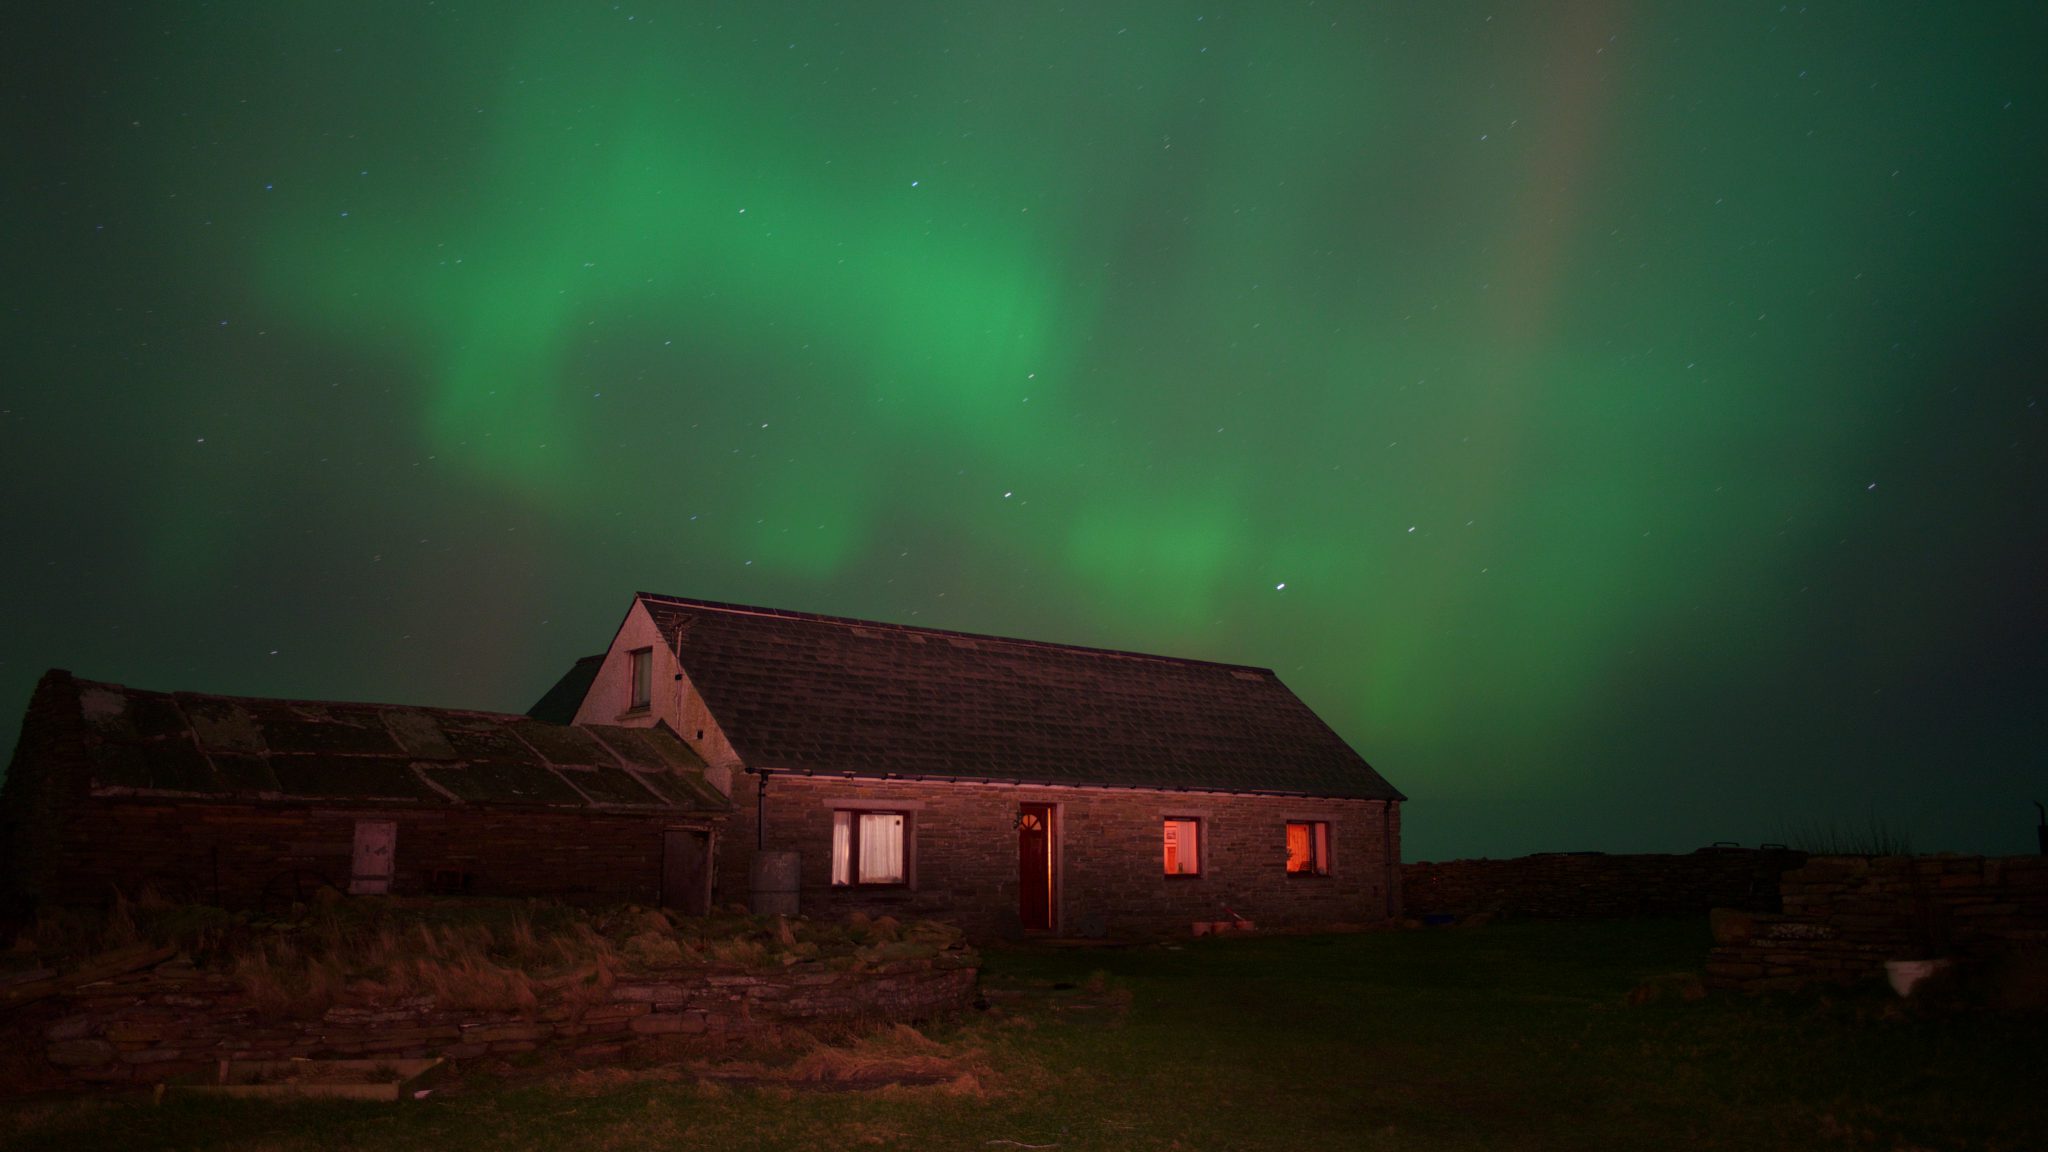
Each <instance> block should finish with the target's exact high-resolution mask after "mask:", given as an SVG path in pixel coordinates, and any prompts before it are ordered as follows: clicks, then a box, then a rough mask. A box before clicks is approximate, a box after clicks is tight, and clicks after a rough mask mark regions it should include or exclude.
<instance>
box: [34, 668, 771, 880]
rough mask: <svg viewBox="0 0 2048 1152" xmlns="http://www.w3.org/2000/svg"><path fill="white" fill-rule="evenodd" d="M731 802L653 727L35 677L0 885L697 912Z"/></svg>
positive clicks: (685, 751)
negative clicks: (444, 897)
mask: <svg viewBox="0 0 2048 1152" xmlns="http://www.w3.org/2000/svg"><path fill="white" fill-rule="evenodd" d="M730 810H731V806H730V804H729V803H728V801H727V800H726V798H725V796H724V795H723V794H722V793H721V792H720V791H719V790H718V789H716V788H713V787H711V786H710V785H709V784H708V783H707V781H706V779H705V773H704V764H703V762H702V761H701V760H699V759H698V758H697V756H696V754H695V753H693V752H692V751H691V750H690V748H689V747H688V746H687V745H686V744H684V743H683V742H682V741H681V740H679V739H677V737H676V736H675V734H674V733H673V732H671V731H669V730H667V729H664V728H662V727H660V726H658V725H650V724H637V725H630V726H628V725H603V724H596V725H580V726H572V725H550V724H544V723H541V722H539V721H536V720H534V719H532V718H531V717H528V716H516V715H506V714H501V713H492V712H472V711H463V710H458V709H449V708H422V707H415V706H410V705H394V704H358V703H332V702H323V701H307V700H269V699H254V698H248V697H233V696H212V695H204V694H200V693H193V692H155V691H145V690H142V689H136V688H129V687H125V686H123V685H120V684H107V683H100V682H97V681H92V680H82V679H78V678H76V677H74V676H72V675H71V674H70V673H68V672H64V671H61V670H57V671H51V672H49V673H47V674H46V675H44V676H43V678H42V681H41V683H39V684H38V685H37V686H36V691H35V695H34V697H33V698H32V699H31V701H30V703H29V708H28V712H27V714H26V715H25V716H24V717H23V721H22V729H21V739H20V742H19V744H18V745H17V746H16V748H15V752H14V757H13V760H12V761H11V762H10V763H9V765H8V768H7V779H6V784H5V787H4V789H0V850H4V853H5V855H4V857H0V860H4V863H5V865H6V873H5V877H4V883H5V887H6V889H7V890H8V894H9V895H11V896H13V897H15V898H17V899H21V898H26V899H30V900H49V901H56V902H79V901H101V900H106V899H109V898H111V897H112V895H113V893H114V892H116V891H119V892H122V893H123V894H125V895H126V896H127V897H129V898H131V899H132V898H135V897H137V896H139V895H140V894H141V893H143V892H144V891H154V892H156V893H157V894H158V895H160V896H163V897H165V898H168V899H175V900H197V901H203V902H207V903H213V904H219V905H223V906H230V907H233V906H250V905H263V904H272V905H276V904H282V903H288V902H290V901H293V900H299V899H304V898H307V897H308V896H310V895H311V894H312V893H313V892H314V891H315V890H317V889H319V888H322V887H332V888H337V889H341V890H343V891H347V892H352V893H359V894H361V893H383V892H392V893H426V892H445V893H451V894H455V893H469V894H475V895H491V896H546V897H555V898H561V899H567V900H574V901H591V902H599V901H617V902H629V901H630V902H638V903H646V904H653V903H661V904H665V905H669V906H672V907H676V908H680V909H682V910H684V911H688V912H701V911H703V910H705V908H706V907H707V906H708V904H709V902H710V899H711V872H712V864H713V860H714V858H715V851H716V848H715V845H716V840H717V836H718V829H719V827H720V825H721V824H722V823H723V822H724V821H725V819H726V817H727V815H728V814H729V812H730Z"/></svg>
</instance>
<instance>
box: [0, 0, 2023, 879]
mask: <svg viewBox="0 0 2048 1152" xmlns="http://www.w3.org/2000/svg"><path fill="white" fill-rule="evenodd" d="M2044 13H2048V10H2044V9H2043V8H2041V7H2040V6H2038V5H2033V4H2024V3H2016V4H1996V3H1983V4H1972V5H1966V6H1960V7H1958V6H1953V5H1938V4H1926V5H1921V4H1903V3H1901V4H1864V5H1842V6H1827V5H1811V6H1804V7H1802V6H1797V5H1795V6H1791V7H1782V6H1780V5H1778V4H1680V3H1647V2H1646V3H1633V4H1631V3H1622V2H1605V0H1599V2H1590V0H1589V2H1578V3H1573V4H1571V5H1528V6H1522V8H1521V9H1514V8H1512V7H1509V8H1502V7H1500V6H1489V5H1480V4H1471V5H1464V4H1451V5H1434V6H1418V5H1366V4H1331V3H1327V2H1322V3H1305V2H1304V3H1278V2H1272V0H1263V2H1258V3H1241V4H1217V3H1212V4H1199V5H1179V4H1132V3H1107V2H1105V3H1101V4H1084V5H1076V6H1072V7H1071V8H1069V9H1068V10H1066V11H1053V10H1051V9H1050V8H1049V6H1041V5H1029V4H1021V5H1020V4H993V3H941V4H909V3H897V4H889V5H854V4H829V3H804V4H768V3H762V4H718V5H713V4H694V5H658V4H649V5H643V6H635V5H632V4H619V5H615V6H584V5H567V4H531V3H526V4H515V3H509V2H507V3H485V4H459V3H448V2H442V3H434V4H405V5H398V4H366V5H336V4H290V5H259V4H247V3H241V4H225V5H210V6H203V7H202V6H198V5H191V4H161V5H159V4H151V5H137V6H132V7H119V6H110V5H93V4H84V5H79V6H63V7H61V8H53V9H51V10H49V11H45V12H43V13H41V14H40V17H39V18H40V19H41V20H43V21H45V22H46V23H44V24H43V25H41V26H29V25H27V24H26V18H24V17H16V18H14V19H13V20H11V21H10V24H12V25H13V32H14V34H13V35H10V36H8V37H6V41H7V43H8V47H7V48H6V49H4V51H5V52H7V53H8V54H9V61H8V64H9V67H8V76H9V79H8V80H7V81H6V87H7V91H8V96H9V97H10V98H9V100H8V102H7V106H8V109H9V116H8V120H7V131H8V138H9V143H10V148H9V153H10V156H11V158H12V159H11V162H10V164H9V166H8V167H9V173H8V179H7V180H6V183H5V193H4V195H5V199H4V201H0V210H4V217H0V219H4V221H5V227H6V233H7V235H8V236H9V237H10V240H9V244H8V248H9V251H10V257H11V258H10V260H9V262H8V263H9V269H8V276H7V278H6V280H7V286H8V293H7V299H6V304H7V308H6V312H5V323H6V325H7V327H6V329H5V337H6V340H7V344H8V347H9V348H11V349H13V350H15V355H14V357H13V359H14V368H13V369H11V370H10V371H8V372H7V373H5V376H6V381H5V382H4V383H0V481H4V484H5V491H6V493H7V497H6V501H5V504H4V506H0V537H4V539H5V540H6V542H7V543H6V546H5V547H4V549H0V589H4V591H5V599H6V602H7V604H8V605H9V609H8V611H7V613H6V615H5V616H4V617H0V619H4V630H0V701H4V704H5V710H6V713H7V715H6V718H5V720H0V724H4V725H5V728H4V730H0V736H4V737H5V738H6V739H7V740H8V741H9V742H10V743H11V740H12V735H13V731H14V728H13V725H14V724H15V722H16V719H17V717H18V711H17V709H18V708H19V707H20V706H21V705H23V704H25V703H26V700H27V696H28V691H29V688H30V686H31V684H32V683H33V681H34V678H35V677H36V676H37V675H38V674H39V673H40V672H41V671H42V670H43V669H44V668H45V667H49V666H63V667H69V668H71V669H73V670H74V671H76V672H78V673H79V674H81V675H85V676H91V677H96V678H101V679H109V680H117V681H122V682H126V683H131V684H135V685H138V686H143V687H151V688H189V689H194V690H205V691H220V692H237V693H246V694H257V695H291V696H315V697H331V698H378V699H403V700H411V701H417V702H421V703H430V704H444V705H458V706H472V707H485V708H498V709H507V710H519V709H522V708H524V707H525V706H526V705H527V704H528V703H530V702H531V701H532V699H533V698H535V697H537V696H538V695H539V693H540V692H541V691H542V689H543V688H545V686H546V685H547V684H548V683H549V682H550V681H551V680H552V679H553V677H554V676H555V675H556V674H557V673H558V672H559V671H560V670H561V668H562V667H563V666H564V665H565V664H566V663H567V662H568V661H569V660H571V659H573V658H574V657H575V656H578V655H581V654H583V653H586V652H589V651H594V650H597V649H599V648H601V647H602V646H603V645H604V644H605V642H606V641H607V640H608V638H609V636H610V633H611V629H612V627H613V626H614V625H615V623H616V621H617V617H618V615H619V614H620V613H621V612H622V611H623V610H624V608H625V606H626V603H627V599H628V597H629V595H630V593H631V592H633V591H634V590H635V589H638V588H647V589H650V590H656V591H663V592H670V593H675V594H678V595H686V596H700V597H708V598H713V599H722V600H731V601H738V602H743V603H756V604H770V605H775V606H779V607H788V608H799V609H806V610H811V611H819V612H828V613H834V614H840V615H851V616H863V617H872V618H878V619H886V620H897V621H903V622H908V623H922V624H930V625H934V626H940V627H948V628H958V629H965V630H970V631H981V632H996V633H1003V634H1010V635H1025V636H1031V637H1035V638H1042V639H1050V640H1061V641H1069V642H1076V643H1086V644H1095V645H1100V646H1106V647H1117V648H1129V649H1138V650H1146V651H1160V652H1169V653H1174V654H1178V655H1186V656H1194V657H1202V658H1208V659H1217V660H1227V661H1233V662H1242V663H1254V664H1262V665H1267V666H1271V667H1273V668H1275V669H1276V670H1278V671H1279V672H1280V674H1281V675H1282V677H1283V678H1284V679H1286V680H1287V682H1288V683H1289V684H1290V685H1291V686H1293V687H1294V688H1295V690H1296V691H1297V692H1299V693H1300V694H1301V695H1302V696H1303V698H1304V699H1306V700H1307V701H1308V702H1309V703H1310V704H1311V705H1312V706H1314V707H1316V708H1317V709H1318V711H1320V712H1321V713H1322V714H1323V715H1324V717H1325V718H1326V719H1328V720H1329V721H1330V723H1331V724H1332V726H1333V727H1335V728H1336V729H1337V730H1338V731H1339V732H1341V733H1342V734H1343V735H1344V736H1345V737H1347V738H1348V739H1349V740H1350V741H1351V743H1352V744H1353V745H1354V746H1355V747H1357V748H1358V749H1359V750H1360V752H1361V753H1363V754H1364V755H1365V756H1366V758H1367V759H1368V760H1371V761H1372V762H1373V763H1374V764H1375V765H1376V766H1377V767H1379V768H1380V769H1381V770H1382V771H1383V772H1384V773H1385V774H1386V775H1387V776H1388V777H1389V778H1390V779H1391V780H1393V781H1394V782H1395V783H1396V784H1397V785H1398V786H1400V787H1401V788H1402V789H1403V790H1405V791H1406V792H1407V793H1408V794H1409V795H1410V796H1411V797H1412V799H1413V803H1412V804H1411V805H1410V806H1409V808H1408V810H1407V819H1408V843H1409V853H1408V854H1409V856H1410V857H1411V858H1441V857H1446V856H1455V855H1479V854H1490V855H1507V854H1514V853H1517V852H1522V851H1534V850H1545V849H1577V848H1602V849H1610V850H1672V849H1677V850H1683V849H1689V848H1692V847H1695V846H1698V845H1700V844H1703V843H1707V842H1710V841H1713V840H1739V841H1742V842H1744V843H1755V842H1756V841H1757V840H1758V839H1760V838H1762V839H1777V838H1783V836H1784V835H1785V834H1786V833H1788V832H1789V831H1791V830H1794V829H1796V828H1797V827H1798V826H1800V825H1804V824H1809V823H1830V822H1833V823H1846V824H1861V823H1862V822H1864V821H1865V820H1866V819H1869V818H1877V819H1881V820H1887V821H1890V822H1892V823H1893V824H1896V825H1902V826H1906V827H1908V828H1910V830H1911V831H1912V833H1913V835H1914V838H1915V842H1916V844H1917V845H1918V846H1919V847H1922V848H1958V849H1976V850H1997V851H2020V850H2027V849H2030V848H2031V835H2030V834H2029V833H2028V831H2027V829H2028V827H2029V825H2030V823H2031V820H2032V808H2031V804H2030V803H2029V802H2030V801H2031V800H2032V799H2033V798H2034V797H2035V796H2036V795H2040V794H2048V782H2044V781H2043V778H2042V777H2043V773H2042V770H2041V767H2040V766H2041V764H2042V763H2043V757H2044V755H2048V719H2044V717H2048V707H2044V704H2048V691H2044V689H2048V643H2044V641H2048V596H2044V594H2043V591H2042V588H2043V586H2044V582H2048V514H2044V510H2043V506H2042V504H2043V497H2044V495H2048V483H2044V481H2048V468H2044V452H2043V450H2044V447H2048V440H2044V424H2043V411H2044V409H2043V404H2042V400H2043V393H2042V382H2043V375H2044V373H2043V366H2044V361H2048V357H2044V350H2048V349H2044V337H2043V322H2042V317H2043V316H2044V315H2048V299H2044V296H2048V292H2044V283H2048V279H2044V276H2043V273H2042V265H2043V256H2044V254H2048V244H2044V238H2048V228H2044V224H2043V214H2042V209H2043V205H2044V203H2048V199H2044V193H2048V132H2044V126H2048V120H2044V111H2048V73H2044V72H2043V71H2042V70H2041V68H2040V67H2039V60H2040V58H2041V56H2042V53H2043V50H2044V49H2048V14H2044Z"/></svg>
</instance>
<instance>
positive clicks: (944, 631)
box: [633, 592, 1280, 680]
mask: <svg viewBox="0 0 2048 1152" xmlns="http://www.w3.org/2000/svg"><path fill="white" fill-rule="evenodd" d="M633 599H634V600H636V601H639V600H648V601H653V602H655V603H658V604H670V605H678V606H681V607H685V608H695V609H698V610H700V611H705V612H723V613H726V614H728V615H732V616H766V617H770V618H773V619H777V620H808V621H811V622H812V623H817V624H838V625H842V626H844V627H848V628H878V629H885V630H888V631H891V632H903V633H916V634H918V635H920V636H951V637H955V638H958V639H961V640H975V641H992V642H994V643H998V644H1013V645H1016V646H1017V647H1019V648H1049V649H1057V650H1059V651H1062V652H1086V653H1089V654H1091V655H1095V656H1115V657H1119V658H1122V659H1126V660H1154V661H1157V662H1159V663H1161V664H1187V665H1193V666H1196V667H1202V668H1223V669H1228V670H1232V671H1240V672H1259V673H1263V674H1265V675H1267V676H1271V677H1273V678H1274V679H1275V680H1278V679H1279V678H1280V677H1279V674H1278V673H1276V672H1274V671H1273V670H1272V669H1271V668H1266V667H1262V666H1260V665H1257V664H1230V663H1226V662H1224V661H1221V660H1197V659H1195V658H1194V657H1191V656H1165V655H1161V654H1160V653H1157V652H1134V651H1131V650H1129V649H1126V648H1097V647H1095V646H1093V645H1089V644H1061V643H1057V642H1054V641H1051V640H1027V639H1024V638H1023V637H1021V636H998V635H996V634H995V633H992V632H961V631H956V630H954V629H951V628H928V627H925V626H923V625H920V624H897V623H893V622H891V621H887V620H863V619H861V618H859V617H855V616H828V615H825V614H824V613H821V612H798V611H795V610H794V609H789V608H767V607H762V606H760V605H756V604H728V603H725V602H723V601H719V600H695V599H691V598H690V597H688V596H670V595H667V594H666V593H662V592H635V593H633Z"/></svg>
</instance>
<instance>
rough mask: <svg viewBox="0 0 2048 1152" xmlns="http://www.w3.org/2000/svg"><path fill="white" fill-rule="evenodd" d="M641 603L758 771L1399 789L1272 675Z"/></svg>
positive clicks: (859, 624) (1391, 794)
mask: <svg viewBox="0 0 2048 1152" xmlns="http://www.w3.org/2000/svg"><path fill="white" fill-rule="evenodd" d="M639 599H640V601H641V603H642V604H644V605H645V606H646V608H647V611H648V613H649V614H650V616H651V617H652V618H653V620H654V623H655V625H656V626H657V627H658V628H659V629H660V630H661V632H662V635H663V636H664V638H665V639H666V640H667V642H668V644H669V646H670V648H671V649H672V650H673V651H674V652H675V654H676V656H677V658H678V659H679V660H680V661H681V663H682V666H683V668H684V669H685V670H686V671H687V672H688V674H689V676H690V682H691V683H692V684H693V685H694V686H695V687H696V688H697V690H698V691H699V692H700V693H702V694H703V696H704V702H705V704H706V706H707V707H709V708H710V710H711V714H712V715H713V716H715V717H717V719H718V723H719V726H720V728H721V729H722V730H723V731H724V733H725V735H726V738H727V739H728V740H730V741H731V743H732V746H733V749H734V751H736V752H737V753H738V754H739V756H740V758H741V759H742V760H744V761H745V762H746V763H747V764H749V765H752V766H754V767H759V768H769V769H781V770H795V771H809V772H817V773H843V772H854V773H857V774H867V775H876V774H893V775H900V776H912V777H915V776H933V777H939V778H961V779H993V780H1016V781H1023V782H1028V783H1040V784H1070V785H1109V786H1126V787H1143V788H1191V789H1211V790H1219V791H1248V792H1275V793H1287V794H1296V795H1315V796H1339V797H1356V798H1363V799H1400V798H1401V794H1400V793H1399V792H1398V791H1396V790H1395V789H1394V787H1393V786H1392V785H1390V784H1388V783H1387V782H1386V780H1385V779H1383V778H1382V777H1381V776H1380V775H1379V773H1377V772H1375V771H1374V770H1373V769H1372V767H1371V765H1369V764H1367V763H1366V762H1365V760H1364V759H1363V758H1362V757H1360V756H1359V755H1358V754H1357V753H1356V752H1354V751H1353V750H1352V749H1351V747H1350V746H1349V745H1348V744H1346V743H1345V742H1344V740H1343V739H1342V738H1341V737H1339V736H1338V735H1337V734H1336V733H1335V732H1333V731H1332V730H1331V729H1330V727H1329V726H1328V725H1326V724H1324V723H1323V721H1322V719H1321V718H1320V717H1318V716H1317V715H1316V714H1315V713H1314V712H1312V711H1310V710H1309V708H1308V706H1307V705H1306V704H1303V703H1302V702H1301V700H1300V698H1298V697H1296V696H1295V695H1294V693H1293V692H1291V691H1289V690H1288V689H1287V687H1286V685H1284V684H1282V683H1281V682H1280V679H1279V677H1277V676H1275V675H1274V674H1273V673H1272V672H1271V671H1270V670H1268V669H1264V668H1248V667H1243V666H1237V665H1228V664H1212V663H1207V662H1204V661H1199V660H1182V659H1176V658H1173V657H1165V656H1150V655H1145V654H1142V653H1135V652H1119V651H1113V650H1108V649H1101V648H1082V647H1077V646H1074V645H1067V644H1049V643H1044V642H1040V641H1033V640H1015V639H1008V638H1005V637H1000V636H978V635H968V634H965V633H958V632H944V631H940V630H937V629H929V628H912V627H908V626H905V625H899V624H884V623H877V622H875V621H868V620H851V619H846V618H843V617H834V616H816V615H812V614H809V613H803V612H790V611H785V610H781V609H773V608H754V607H747V606H744V605H735V604H720V603H716V602H713V601H704V600H686V599H681V598H678V597H672V596H658V595H653V594H648V593H642V594H641V595H640V597H639Z"/></svg>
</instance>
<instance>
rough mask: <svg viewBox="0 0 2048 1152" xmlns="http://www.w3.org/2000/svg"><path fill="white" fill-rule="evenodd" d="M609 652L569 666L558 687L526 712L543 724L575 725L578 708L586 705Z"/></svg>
mask: <svg viewBox="0 0 2048 1152" xmlns="http://www.w3.org/2000/svg"><path fill="white" fill-rule="evenodd" d="M604 657H605V654H604V653H602V652H599V653H598V654H597V655H595V656H585V657H583V658H582V659H580V660H578V661H576V663H574V664H571V665H570V666H569V670H568V671H567V672H564V673H562V678H561V679H560V680H557V681H555V683H554V686H553V687H551V688H549V689H548V690H547V691H546V692H545V693H543V694H542V695H541V698H540V699H538V700H536V701H534V702H533V707H531V708H528V709H527V710H526V714H527V715H528V716H530V717H532V718H533V719H535V720H538V721H540V722H541V723H543V724H573V723H575V722H576V710H577V709H579V708H581V707H582V706H583V698H584V697H585V696H588V695H589V694H590V685H591V683H592V682H593V681H595V680H596V679H597V670H598V669H600V668H602V667H604Z"/></svg>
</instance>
